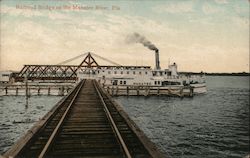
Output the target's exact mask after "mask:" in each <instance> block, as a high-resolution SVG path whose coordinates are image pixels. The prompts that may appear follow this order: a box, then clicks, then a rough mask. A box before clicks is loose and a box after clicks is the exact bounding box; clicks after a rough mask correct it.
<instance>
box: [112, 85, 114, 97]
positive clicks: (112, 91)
mask: <svg viewBox="0 0 250 158" xmlns="http://www.w3.org/2000/svg"><path fill="white" fill-rule="evenodd" d="M113 95H114V86H112V96H113Z"/></svg>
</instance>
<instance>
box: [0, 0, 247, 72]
mask: <svg viewBox="0 0 250 158" xmlns="http://www.w3.org/2000/svg"><path fill="white" fill-rule="evenodd" d="M0 10H1V19H0V22H1V23H0V26H1V32H0V37H1V38H0V43H1V48H0V71H3V70H15V71H19V70H21V68H22V67H23V65H25V64H58V63H60V62H62V61H65V60H67V59H70V58H72V57H75V56H77V55H79V54H83V53H86V52H93V53H95V54H98V55H100V56H102V57H105V58H108V59H109V60H112V61H114V62H116V63H119V64H121V65H149V66H152V68H154V67H155V56H154V55H155V54H154V51H152V50H149V49H148V48H147V47H144V46H143V45H142V44H140V43H133V42H126V38H127V37H128V36H129V35H131V34H133V33H138V34H140V35H142V36H144V37H145V38H146V39H147V40H149V41H150V42H151V43H152V44H154V45H155V46H156V47H157V48H158V49H159V53H160V65H161V68H162V69H166V68H167V67H168V64H169V63H173V62H175V63H177V65H178V69H179V71H189V72H190V71H192V72H200V71H203V72H243V71H244V72H249V1H248V0H152V1H151V0H141V1H139V0H134V1H132V0H118V1H117V0H116V1H115V0H114V1H104V0H99V1H94V0H91V1H90V0H89V1H87V0H34V1H33V0H0ZM81 60H83V58H81V59H78V60H76V61H74V62H72V63H70V64H76V65H77V64H80V62H81ZM98 61H99V60H98V59H97V62H98ZM102 62H103V61H99V64H100V65H102ZM103 64H105V63H103Z"/></svg>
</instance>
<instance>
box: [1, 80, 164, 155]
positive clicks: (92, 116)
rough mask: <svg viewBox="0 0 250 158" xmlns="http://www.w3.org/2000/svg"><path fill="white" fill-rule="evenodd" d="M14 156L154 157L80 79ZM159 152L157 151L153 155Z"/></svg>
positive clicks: (110, 105) (107, 101) (101, 94)
mask: <svg viewBox="0 0 250 158" xmlns="http://www.w3.org/2000/svg"><path fill="white" fill-rule="evenodd" d="M11 153H15V154H13V155H14V157H27V158H29V157H39V158H42V157H60V158H61V157H102V158H106V157H107V158H113V157H114V158H115V157H118V158H119V157H121V158H123V157H124V158H126V157H127V158H131V157H133V158H148V157H155V156H154V155H152V151H150V150H148V147H146V146H145V143H144V144H143V143H142V141H141V140H140V138H139V137H138V135H137V134H136V133H135V132H134V130H132V128H131V127H130V125H129V124H128V122H127V121H126V119H125V118H124V117H123V116H122V115H121V113H120V112H119V111H118V110H117V108H116V107H115V106H114V105H113V102H112V101H111V100H110V98H109V97H108V96H107V94H106V93H105V92H104V91H102V90H101V88H100V87H99V86H98V85H97V82H96V81H94V80H84V81H81V82H80V83H79V84H78V85H77V87H76V88H75V89H74V90H73V91H72V92H71V93H70V94H69V95H68V96H67V97H66V98H65V100H64V101H63V102H62V103H61V104H60V106H58V108H57V109H56V110H54V112H53V114H52V115H51V116H50V117H49V118H48V119H47V121H46V122H45V123H44V124H43V126H42V127H41V128H40V129H39V130H38V131H37V132H35V133H34V134H33V135H32V137H31V138H30V139H29V140H28V141H27V142H26V143H25V145H23V146H22V147H21V149H19V151H18V152H13V151H9V152H7V153H6V154H5V156H12V154H11ZM156 155H158V156H159V155H160V154H156Z"/></svg>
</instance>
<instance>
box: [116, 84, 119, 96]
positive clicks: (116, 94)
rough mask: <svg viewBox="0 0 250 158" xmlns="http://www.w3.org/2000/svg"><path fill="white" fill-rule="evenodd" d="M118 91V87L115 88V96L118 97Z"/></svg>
mask: <svg viewBox="0 0 250 158" xmlns="http://www.w3.org/2000/svg"><path fill="white" fill-rule="evenodd" d="M118 90H119V88H118V86H116V95H118Z"/></svg>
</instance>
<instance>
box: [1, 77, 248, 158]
mask: <svg viewBox="0 0 250 158" xmlns="http://www.w3.org/2000/svg"><path fill="white" fill-rule="evenodd" d="M207 87H208V92H207V94H205V95H198V96H195V97H193V98H183V99H181V98H175V97H163V96H159V97H157V96H151V97H143V96H140V97H132V96H130V97H116V98H115V99H116V100H117V101H118V102H119V103H121V104H122V105H123V108H124V109H125V111H127V112H128V114H129V115H130V117H131V118H132V119H133V120H134V121H135V122H136V123H137V125H138V126H139V127H140V128H141V129H142V130H143V131H144V132H145V134H146V135H147V136H148V137H149V138H150V139H151V140H152V141H153V142H154V143H156V144H157V146H159V148H160V149H161V150H162V151H163V152H164V153H165V154H166V155H168V157H170V158H171V157H174V158H179V157H181V158H200V157H208V158H210V157H211V158H214V157H218V158H228V157H229V158H230V157H232V158H237V157H238V158H242V157H244V156H246V155H247V154H248V153H249V134H250V133H249V76H248V77H234V76H213V77H210V76H208V77H207ZM60 99H61V97H56V96H53V97H52V96H50V97H48V96H43V97H31V98H30V100H29V107H28V108H25V98H24V97H21V96H17V97H16V96H4V97H1V98H0V152H1V153H3V152H4V151H6V150H7V149H8V148H9V147H10V146H11V145H12V144H13V143H14V142H15V141H16V140H17V139H18V138H19V137H20V136H21V135H23V134H24V133H25V131H27V130H28V129H29V128H30V127H31V126H32V125H33V124H34V122H35V121H37V120H39V118H41V117H42V116H43V115H44V114H45V113H46V112H47V111H48V110H49V109H51V108H52V106H53V105H55V103H56V102H57V101H58V100H60Z"/></svg>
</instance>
